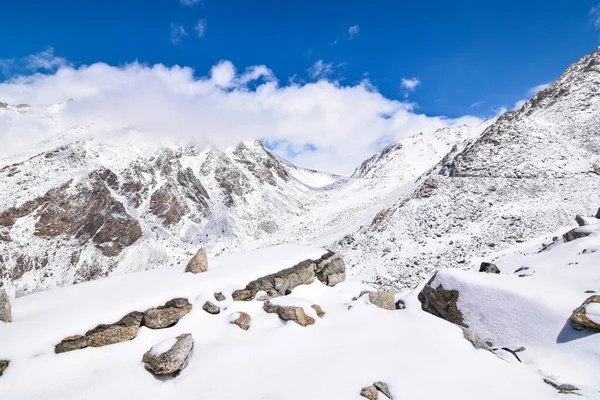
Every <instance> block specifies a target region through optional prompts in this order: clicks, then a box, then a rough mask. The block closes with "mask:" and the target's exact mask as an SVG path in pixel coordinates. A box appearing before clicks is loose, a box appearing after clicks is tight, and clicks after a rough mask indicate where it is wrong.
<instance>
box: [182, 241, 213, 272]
mask: <svg viewBox="0 0 600 400" xmlns="http://www.w3.org/2000/svg"><path fill="white" fill-rule="evenodd" d="M206 271H208V256H207V255H206V249H205V248H204V247H201V248H200V249H199V250H198V251H197V252H196V254H195V255H194V257H192V259H191V260H190V261H189V262H188V264H187V266H186V267H185V272H191V273H192V274H199V273H201V272H206Z"/></svg>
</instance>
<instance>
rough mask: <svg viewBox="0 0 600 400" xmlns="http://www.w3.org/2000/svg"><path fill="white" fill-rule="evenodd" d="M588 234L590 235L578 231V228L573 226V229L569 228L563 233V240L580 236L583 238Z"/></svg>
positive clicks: (567, 240) (570, 240)
mask: <svg viewBox="0 0 600 400" xmlns="http://www.w3.org/2000/svg"><path fill="white" fill-rule="evenodd" d="M589 235H590V233H586V232H578V228H575V229H571V230H570V231H569V232H567V233H565V234H564V235H563V239H564V240H565V242H572V241H573V240H577V239H581V238H584V237H586V236H589Z"/></svg>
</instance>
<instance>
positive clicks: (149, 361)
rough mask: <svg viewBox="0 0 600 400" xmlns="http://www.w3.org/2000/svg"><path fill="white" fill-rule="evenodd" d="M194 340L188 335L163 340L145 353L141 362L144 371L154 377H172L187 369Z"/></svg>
mask: <svg viewBox="0 0 600 400" xmlns="http://www.w3.org/2000/svg"><path fill="white" fill-rule="evenodd" d="M193 348H194V339H193V338H192V335H191V334H190V333H184V334H183V335H179V336H177V337H176V338H172V339H167V340H163V341H162V342H160V343H158V344H157V345H156V346H154V347H152V348H151V349H150V350H149V351H147V352H146V353H145V354H144V356H143V358H142V361H143V362H144V365H145V367H146V369H148V370H149V371H151V372H153V373H154V374H156V375H174V374H178V373H179V372H181V371H182V370H183V369H184V368H185V367H187V364H188V361H189V358H190V355H191V354H192V349H193Z"/></svg>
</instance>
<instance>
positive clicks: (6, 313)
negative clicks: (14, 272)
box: [0, 288, 12, 322]
mask: <svg viewBox="0 0 600 400" xmlns="http://www.w3.org/2000/svg"><path fill="white" fill-rule="evenodd" d="M0 321H2V322H12V312H11V306H10V298H9V297H8V293H6V290H4V289H1V288H0Z"/></svg>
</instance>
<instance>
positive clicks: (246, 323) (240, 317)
mask: <svg viewBox="0 0 600 400" xmlns="http://www.w3.org/2000/svg"><path fill="white" fill-rule="evenodd" d="M250 321H252V318H251V317H250V315H248V314H247V313H245V312H243V311H240V312H237V313H235V314H233V315H232V316H231V319H230V321H229V323H230V324H234V325H237V326H239V327H240V328H241V329H243V330H245V331H247V330H248V329H249V328H250Z"/></svg>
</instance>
